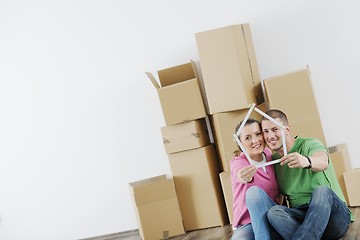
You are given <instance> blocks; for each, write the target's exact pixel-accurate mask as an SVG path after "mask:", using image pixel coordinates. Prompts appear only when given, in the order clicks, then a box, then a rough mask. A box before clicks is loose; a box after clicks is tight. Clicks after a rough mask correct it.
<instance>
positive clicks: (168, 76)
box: [158, 62, 196, 87]
mask: <svg viewBox="0 0 360 240" xmlns="http://www.w3.org/2000/svg"><path fill="white" fill-rule="evenodd" d="M158 75H159V79H160V83H161V86H162V87H166V86H169V85H172V84H175V83H179V82H183V81H186V80H190V79H193V78H196V74H195V69H194V68H193V63H191V62H190V63H185V64H181V65H178V66H174V67H171V68H166V69H162V70H159V71H158Z"/></svg>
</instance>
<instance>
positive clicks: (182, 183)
mask: <svg viewBox="0 0 360 240" xmlns="http://www.w3.org/2000/svg"><path fill="white" fill-rule="evenodd" d="M168 157H169V162H170V167H171V172H172V175H173V177H174V182H175V188H176V192H177V196H178V199H179V204H180V209H181V213H182V216H183V222H184V228H185V231H190V230H196V229H203V228H209V227H215V226H223V225H224V224H225V223H227V222H228V221H227V214H226V209H225V202H224V197H223V194H222V190H221V186H220V180H219V173H220V172H219V167H218V161H217V155H216V152H215V148H214V146H213V145H207V146H205V147H202V148H197V149H192V150H188V151H183V152H178V153H173V154H169V155H168Z"/></svg>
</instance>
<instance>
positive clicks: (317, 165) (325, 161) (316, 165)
mask: <svg viewBox="0 0 360 240" xmlns="http://www.w3.org/2000/svg"><path fill="white" fill-rule="evenodd" d="M308 158H309V159H308ZM309 160H310V161H309ZM310 162H311V168H310V169H311V170H312V171H314V172H320V171H324V170H326V169H327V167H328V165H329V156H328V155H327V153H325V152H323V151H318V152H315V153H313V154H312V155H311V156H307V157H306V156H303V155H301V154H299V153H297V152H295V153H289V154H287V155H285V156H283V157H282V158H281V162H280V165H285V164H287V165H288V166H289V168H307V167H309V166H310Z"/></svg>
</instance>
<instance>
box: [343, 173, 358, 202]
mask: <svg viewBox="0 0 360 240" xmlns="http://www.w3.org/2000/svg"><path fill="white" fill-rule="evenodd" d="M344 181H345V185H346V190H347V194H348V197H349V205H350V206H351V207H355V206H360V191H359V182H360V169H359V168H357V169H354V170H351V171H348V172H344Z"/></svg>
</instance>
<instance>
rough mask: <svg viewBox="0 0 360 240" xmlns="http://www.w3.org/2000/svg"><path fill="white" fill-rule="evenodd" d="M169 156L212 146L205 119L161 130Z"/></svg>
mask: <svg viewBox="0 0 360 240" xmlns="http://www.w3.org/2000/svg"><path fill="white" fill-rule="evenodd" d="M161 133H162V136H163V142H164V148H165V151H166V153H167V154H170V153H175V152H181V151H185V150H190V149H194V148H199V147H203V146H205V145H208V144H210V138H209V133H208V131H207V126H206V121H205V118H202V119H198V120H194V121H190V122H186V123H179V124H175V125H171V126H165V127H162V128H161Z"/></svg>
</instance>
